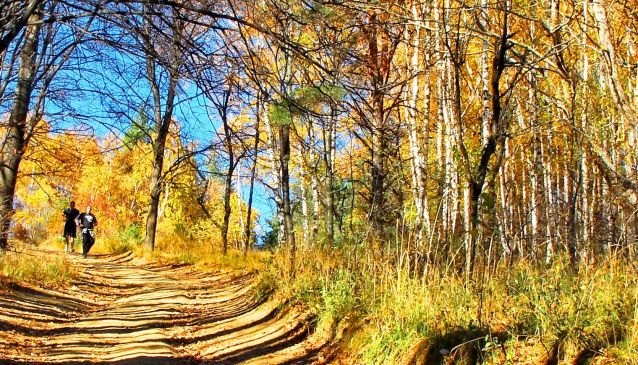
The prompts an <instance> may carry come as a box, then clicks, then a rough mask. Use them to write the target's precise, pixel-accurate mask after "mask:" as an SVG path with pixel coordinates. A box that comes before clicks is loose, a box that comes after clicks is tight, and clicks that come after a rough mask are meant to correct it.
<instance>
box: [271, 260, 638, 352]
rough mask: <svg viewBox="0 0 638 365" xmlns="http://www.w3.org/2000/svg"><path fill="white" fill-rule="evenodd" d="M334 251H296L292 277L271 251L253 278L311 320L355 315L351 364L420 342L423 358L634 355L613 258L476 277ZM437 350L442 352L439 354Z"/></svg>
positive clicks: (629, 315) (633, 331)
mask: <svg viewBox="0 0 638 365" xmlns="http://www.w3.org/2000/svg"><path fill="white" fill-rule="evenodd" d="M354 257H356V255H353V254H352V253H351V252H350V253H348V252H345V251H344V250H327V251H325V252H319V251H318V250H316V249H314V250H306V251H302V252H300V258H299V263H300V265H299V267H298V270H297V274H296V276H295V278H294V279H292V280H290V279H287V278H288V277H287V274H286V272H285V270H284V269H282V268H284V267H285V258H284V257H280V255H278V256H276V257H275V258H274V259H273V263H272V264H271V265H269V266H268V268H267V269H266V270H265V271H263V272H262V273H261V275H262V276H263V279H262V280H263V281H264V282H268V283H271V284H272V285H275V286H276V287H277V288H276V290H277V291H278V292H279V293H281V294H282V295H284V296H287V297H288V298H292V300H294V301H298V302H300V303H303V304H305V305H308V306H309V307H311V308H313V311H314V312H315V314H316V315H317V318H318V321H319V325H318V328H319V329H321V328H322V327H326V326H332V327H333V328H334V326H335V324H336V323H338V322H339V321H341V320H342V319H343V318H353V317H354V318H358V319H359V320H358V331H357V332H356V333H355V335H354V337H352V338H351V339H349V341H347V343H345V346H346V348H347V349H346V352H347V353H350V354H352V359H351V360H353V361H354V363H359V364H402V363H409V361H407V360H408V359H407V358H406V357H407V356H408V355H407V354H410V353H414V347H415V345H416V344H418V343H420V342H421V343H423V341H424V340H425V343H426V345H422V347H423V348H422V349H420V351H419V352H420V353H421V356H429V359H430V361H432V363H444V362H445V363H453V362H454V361H461V360H460V359H461V358H463V359H464V360H463V361H466V362H464V363H465V364H473V363H485V364H503V363H508V364H529V363H547V364H550V363H553V362H552V361H553V360H557V361H558V360H569V361H571V363H575V364H581V363H582V364H584V363H585V362H584V361H586V360H588V359H589V360H590V361H591V362H590V363H592V364H596V363H597V362H595V361H600V363H601V364H602V363H615V364H616V363H617V364H637V363H638V350H637V347H638V309H637V308H638V275H636V270H635V269H634V268H633V267H632V266H631V265H630V264H629V263H627V262H626V261H624V260H623V259H619V258H616V257H609V258H608V259H607V261H605V262H598V263H596V264H592V265H583V266H581V267H580V268H579V270H577V271H573V270H571V269H570V268H569V265H568V260H567V259H564V260H562V259H559V260H557V261H555V262H554V263H553V264H552V265H551V266H548V267H533V266H531V265H528V264H527V263H525V262H520V263H518V264H515V265H513V266H511V267H505V266H503V267H499V268H497V269H496V270H495V271H494V273H493V274H491V275H490V276H489V277H484V278H483V279H482V280H480V282H471V283H467V282H466V281H465V280H464V278H463V277H462V276H459V275H457V274H455V273H451V272H437V271H436V270H430V272H429V273H428V274H427V275H420V274H419V275H415V274H414V270H409V269H408V268H406V267H398V266H397V265H396V264H394V263H395V262H397V261H396V260H394V261H393V260H383V259H380V257H379V255H376V256H373V255H372V254H368V255H367V256H366V255H363V256H360V257H356V259H355V258H354ZM442 354H446V355H445V356H442Z"/></svg>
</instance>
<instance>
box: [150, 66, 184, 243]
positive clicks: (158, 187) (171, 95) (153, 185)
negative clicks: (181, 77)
mask: <svg viewBox="0 0 638 365" xmlns="http://www.w3.org/2000/svg"><path fill="white" fill-rule="evenodd" d="M169 73H170V80H169V85H168V90H167V94H166V100H165V109H164V114H163V115H162V98H161V96H160V86H159V84H158V82H157V79H156V64H155V60H153V59H152V58H151V56H148V55H147V60H146V76H147V78H148V81H149V84H150V87H151V91H152V93H153V102H154V112H153V116H154V119H155V139H154V140H153V171H152V173H151V180H150V197H151V201H150V204H149V209H148V215H147V216H146V246H147V247H148V248H149V249H150V250H151V251H152V250H154V249H155V235H156V231H157V218H158V208H159V201H160V194H161V191H162V170H163V165H164V150H165V147H166V138H167V137H168V132H169V128H170V125H171V122H172V120H173V107H174V101H175V92H176V88H177V76H176V75H175V72H174V71H173V70H171V71H170V72H169Z"/></svg>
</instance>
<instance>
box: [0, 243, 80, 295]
mask: <svg viewBox="0 0 638 365" xmlns="http://www.w3.org/2000/svg"><path fill="white" fill-rule="evenodd" d="M74 274H75V269H74V267H73V266H72V265H71V264H70V263H69V261H68V260H67V259H66V258H65V257H64V256H59V255H55V254H50V253H47V252H41V251H34V250H25V249H24V248H23V247H22V246H21V245H14V247H13V250H10V251H5V252H2V251H0V285H5V286H10V285H13V284H21V283H30V284H36V285H38V286H41V287H59V286H65V285H68V284H69V283H70V282H71V280H72V279H73V276H74Z"/></svg>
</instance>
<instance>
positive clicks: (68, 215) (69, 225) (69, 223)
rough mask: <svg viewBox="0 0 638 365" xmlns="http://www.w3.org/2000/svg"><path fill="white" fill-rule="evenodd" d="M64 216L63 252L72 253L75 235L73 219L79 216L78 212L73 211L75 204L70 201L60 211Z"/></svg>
mask: <svg viewBox="0 0 638 365" xmlns="http://www.w3.org/2000/svg"><path fill="white" fill-rule="evenodd" d="M62 215H63V216H64V219H65V222H64V233H63V234H62V237H64V242H65V245H64V252H73V251H74V250H75V234H76V232H77V226H76V224H75V219H76V218H77V217H78V216H79V215H80V211H79V210H77V209H75V202H74V201H72V202H71V204H69V207H68V208H66V209H64V210H63V211H62Z"/></svg>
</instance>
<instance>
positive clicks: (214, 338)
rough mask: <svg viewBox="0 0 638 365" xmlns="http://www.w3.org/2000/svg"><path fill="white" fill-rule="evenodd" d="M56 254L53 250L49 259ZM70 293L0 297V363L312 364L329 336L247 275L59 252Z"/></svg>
mask: <svg viewBox="0 0 638 365" xmlns="http://www.w3.org/2000/svg"><path fill="white" fill-rule="evenodd" d="M51 254H56V253H51ZM69 257H70V260H71V261H72V262H73V263H74V264H76V265H78V267H79V270H80V275H79V278H78V279H77V280H76V281H75V282H73V284H72V286H70V287H68V288H65V289H59V290H48V289H43V288H39V287H33V286H30V287H26V286H25V287H15V288H13V289H12V290H10V291H7V290H5V291H0V364H49V363H64V364H131V365H132V364H142V365H143V364H318V363H325V362H326V357H328V356H327V354H329V353H330V352H331V351H329V349H328V348H329V346H328V342H329V339H327V338H324V337H322V336H320V335H318V334H315V333H313V327H312V322H313V321H312V318H310V316H309V315H308V314H307V313H306V312H304V311H303V310H301V309H299V308H294V307H293V308H291V307H288V306H282V305H280V303H277V302H272V301H266V302H264V303H257V302H255V300H254V299H253V298H254V296H253V295H252V288H253V284H254V282H253V280H252V278H251V277H250V276H249V275H233V274H232V273H228V272H218V273H214V274H210V273H206V274H205V273H202V272H198V271H196V270H194V269H193V268H192V267H189V266H181V267H178V266H159V265H156V264H148V263H139V262H134V260H133V258H132V256H131V255H130V254H123V255H117V256H112V255H111V256H109V255H105V256H90V257H89V258H87V259H82V258H81V257H80V256H79V255H75V254H72V255H69Z"/></svg>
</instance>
